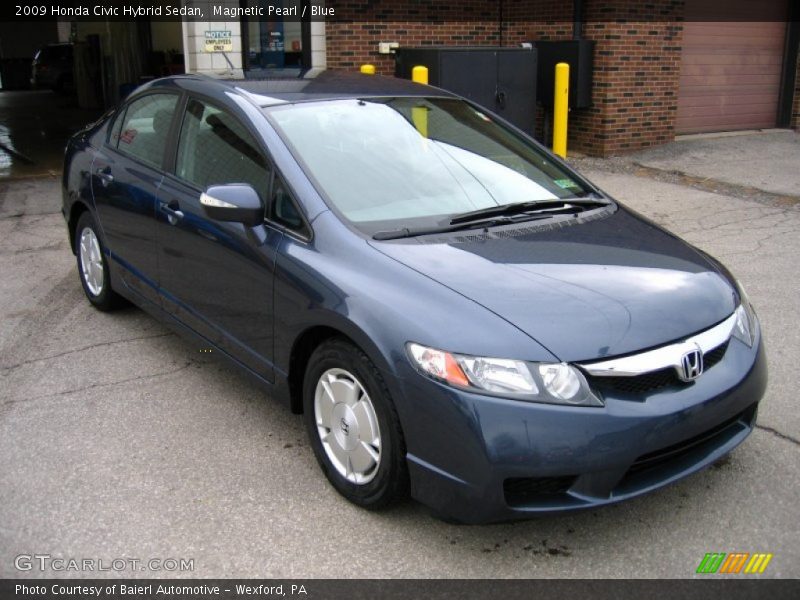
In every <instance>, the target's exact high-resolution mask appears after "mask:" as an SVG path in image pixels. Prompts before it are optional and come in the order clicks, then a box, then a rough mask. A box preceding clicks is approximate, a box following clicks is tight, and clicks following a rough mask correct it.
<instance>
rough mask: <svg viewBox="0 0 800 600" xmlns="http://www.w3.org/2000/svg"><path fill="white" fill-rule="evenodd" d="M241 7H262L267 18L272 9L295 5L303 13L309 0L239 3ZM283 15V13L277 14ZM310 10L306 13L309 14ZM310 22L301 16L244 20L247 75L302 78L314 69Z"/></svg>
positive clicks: (260, 0)
mask: <svg viewBox="0 0 800 600" xmlns="http://www.w3.org/2000/svg"><path fill="white" fill-rule="evenodd" d="M240 4H241V6H242V8H261V9H262V10H261V12H262V14H264V15H267V14H269V7H270V6H272V7H275V8H278V9H288V8H291V7H293V6H296V7H297V10H298V11H300V12H301V13H302V10H303V5H304V4H307V1H306V0H304V1H303V2H296V1H294V0H240ZM277 12H279V13H280V12H282V11H280V10H279V11H277ZM309 13H310V10H306V14H309ZM310 25H311V23H310V21H309V20H308V19H306V20H301V18H300V15H297V16H286V17H279V16H275V17H266V16H264V17H258V16H252V17H251V16H245V17H242V37H243V40H242V41H243V44H242V52H243V54H244V56H243V64H244V70H245V75H247V76H250V77H258V76H261V75H265V74H272V75H275V74H283V75H286V76H290V77H291V76H295V77H299V76H300V75H302V74H303V73H304V72H305V71H307V70H308V69H309V68H310V67H311V28H310Z"/></svg>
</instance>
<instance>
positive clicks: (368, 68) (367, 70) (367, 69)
mask: <svg viewBox="0 0 800 600" xmlns="http://www.w3.org/2000/svg"><path fill="white" fill-rule="evenodd" d="M361 72H362V73H363V74H364V75H375V65H361Z"/></svg>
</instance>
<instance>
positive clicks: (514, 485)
mask: <svg viewBox="0 0 800 600" xmlns="http://www.w3.org/2000/svg"><path fill="white" fill-rule="evenodd" d="M576 478H577V476H576V475H565V476H562V477H513V478H511V479H506V480H505V481H504V482H503V492H504V494H505V497H506V504H508V505H509V506H524V505H526V504H531V503H532V502H536V501H537V500H538V501H541V500H543V499H547V498H552V497H553V496H558V495H559V494H563V493H565V492H566V491H567V490H568V489H569V488H570V487H572V484H573V483H575V479H576Z"/></svg>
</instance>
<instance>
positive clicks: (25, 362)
mask: <svg viewBox="0 0 800 600" xmlns="http://www.w3.org/2000/svg"><path fill="white" fill-rule="evenodd" d="M172 335H175V334H174V333H170V332H167V333H158V334H156V335H143V336H140V337H135V338H126V339H124V340H111V341H109V342H100V343H98V344H91V345H89V346H84V347H82V348H75V349H73V350H66V351H64V352H60V353H58V354H51V355H49V356H42V357H40V358H31V359H29V360H23V361H22V362H19V363H16V364H13V365H9V366H7V367H0V371H4V372H8V371H13V370H14V369H18V368H19V367H22V366H24V365H29V364H32V363H36V362H43V361H47V360H52V359H54V358H61V357H62V356H67V355H69V354H74V353H76V352H83V351H84V350H92V349H94V348H101V347H103V346H114V345H116V344H126V343H128V342H138V341H140V340H153V339H157V338H162V337H170V336H172Z"/></svg>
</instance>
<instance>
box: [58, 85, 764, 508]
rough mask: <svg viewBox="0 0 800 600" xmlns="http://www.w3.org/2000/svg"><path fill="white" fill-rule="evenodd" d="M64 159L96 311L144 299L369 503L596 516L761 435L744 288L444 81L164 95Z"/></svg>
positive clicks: (348, 491)
mask: <svg viewBox="0 0 800 600" xmlns="http://www.w3.org/2000/svg"><path fill="white" fill-rule="evenodd" d="M65 160H66V164H65V169H64V179H63V193H64V204H63V212H64V217H65V218H66V220H67V223H68V227H69V236H70V239H71V242H72V248H73V250H74V252H75V254H76V256H77V262H78V271H79V275H80V280H81V283H82V285H83V288H84V290H85V292H86V295H87V297H88V299H89V301H90V302H91V303H92V304H94V305H95V306H96V307H97V308H99V309H102V310H106V309H110V308H112V307H113V306H115V305H116V304H117V303H118V302H119V301H120V300H121V299H122V298H125V299H127V300H129V301H131V302H133V303H135V304H136V305H138V306H140V307H142V308H143V309H145V310H146V311H148V312H150V313H151V314H153V315H155V316H156V317H157V318H159V319H162V320H163V321H165V322H166V323H168V324H169V325H171V326H173V327H174V328H177V329H178V330H180V331H182V332H183V333H185V334H186V335H188V336H190V337H193V338H194V339H195V340H196V341H197V342H198V343H199V344H201V345H202V346H203V347H211V348H213V349H214V350H215V351H216V353H217V354H219V355H221V356H224V357H226V358H227V359H229V360H230V361H231V362H232V363H234V364H236V365H238V366H239V367H241V368H242V369H243V370H244V371H246V372H248V373H249V374H251V375H252V376H253V377H254V378H255V379H256V380H257V381H259V382H261V383H262V384H263V385H264V386H265V387H266V390H267V395H269V396H272V397H275V398H279V399H283V400H285V401H286V403H287V404H289V406H290V407H291V409H292V410H293V411H296V412H302V413H303V414H304V419H305V423H306V425H307V429H308V434H309V437H310V440H311V446H312V448H313V450H314V453H315V455H316V458H317V459H318V461H319V464H320V465H321V467H322V470H323V472H324V473H325V475H326V476H327V477H328V479H329V480H330V482H331V484H332V485H333V486H334V487H335V488H336V489H337V490H338V491H339V492H340V493H341V494H342V495H344V496H345V497H346V498H348V499H349V500H351V501H353V502H355V503H356V504H358V505H360V506H363V507H366V508H380V507H382V506H385V505H387V504H389V503H390V502H392V501H396V500H398V499H402V498H403V497H405V496H407V495H409V494H410V495H411V496H413V497H414V498H416V499H418V500H419V501H421V502H422V503H424V504H426V505H428V506H429V507H430V508H431V509H432V510H433V511H434V512H435V513H436V514H438V515H441V516H442V517H445V518H449V519H452V520H456V521H462V522H485V521H495V520H504V519H513V518H519V517H526V516H530V515H533V514H536V513H540V512H548V511H562V510H570V509H579V508H585V507H595V506H599V505H603V504H608V503H611V502H616V501H619V500H623V499H626V498H630V497H633V496H636V495H638V494H642V493H644V492H648V491H650V490H653V489H655V488H658V487H660V486H663V485H665V484H668V483H670V482H672V481H675V480H677V479H679V478H681V477H683V476H685V475H688V474H690V473H692V472H695V471H697V470H699V469H701V468H703V467H705V466H707V465H709V464H711V463H712V462H714V461H715V460H717V459H719V458H720V457H722V456H723V455H725V454H726V453H728V452H729V451H731V450H732V449H733V448H734V447H735V446H736V445H738V444H739V443H740V442H742V440H744V439H745V438H746V437H747V435H748V434H749V433H750V432H751V431H752V428H753V426H754V423H755V419H756V412H757V407H758V402H759V400H760V399H761V396H762V394H763V392H764V388H765V385H766V365H765V357H764V351H763V349H762V343H761V334H760V329H759V324H758V320H757V318H756V316H755V314H754V312H753V308H752V306H751V305H750V303H749V302H748V300H747V297H746V296H745V294H744V292H743V291H742V288H741V287H740V286H739V285H738V284H737V282H736V280H735V279H734V278H733V277H732V276H731V274H730V273H729V272H728V271H727V270H726V269H725V268H724V267H723V266H722V265H720V264H719V263H718V262H717V261H716V260H714V259H713V258H711V257H710V256H708V255H707V254H704V253H703V252H701V251H700V250H698V249H696V248H694V247H692V246H690V245H689V244H687V243H685V242H683V241H681V240H680V239H678V238H676V237H675V236H674V235H672V234H670V233H668V232H666V231H664V230H663V229H661V228H659V227H658V226H657V225H655V224H653V223H652V222H650V221H648V220H647V219H645V218H643V217H641V216H639V215H637V214H636V213H634V212H633V211H631V210H630V209H628V208H626V207H625V206H623V205H621V204H619V203H618V202H615V201H614V200H613V199H612V198H609V197H608V196H607V195H606V194H604V193H602V192H601V191H600V190H598V189H597V188H596V187H594V186H593V185H592V184H590V183H589V182H587V181H586V180H584V179H583V178H582V177H581V176H580V175H578V174H576V173H575V172H573V171H572V170H571V169H570V168H569V167H568V166H566V165H565V164H564V163H563V162H562V161H560V160H559V159H558V158H556V157H554V156H553V155H552V154H550V153H549V152H548V151H546V150H544V149H543V148H542V147H541V146H539V145H538V144H537V143H536V142H534V141H533V140H532V139H530V138H529V137H527V136H526V135H524V134H523V133H521V132H520V131H518V130H516V129H514V128H513V127H511V126H510V125H508V124H507V123H505V122H504V121H503V120H502V119H499V118H498V117H496V116H495V115H493V114H491V113H490V112H487V111H486V110H484V109H482V108H480V107H478V106H477V105H474V104H471V103H470V102H468V101H465V100H463V99H461V98H458V97H456V96H453V95H451V94H449V93H447V92H444V91H442V90H439V89H436V88H432V87H427V86H421V85H417V84H412V83H410V82H405V81H401V80H397V79H391V78H384V77H375V76H362V75H356V74H352V75H351V74H334V73H330V72H328V73H323V74H322V75H319V76H318V77H316V78H310V79H298V80H276V81H241V82H239V81H217V80H212V79H208V78H204V77H197V76H186V77H175V78H168V79H162V80H157V81H154V82H152V83H149V84H147V85H145V86H143V87H141V88H139V90H137V91H136V92H135V93H134V94H133V95H132V96H131V97H129V98H128V99H126V101H125V102H124V103H123V104H122V105H121V106H120V107H119V108H118V109H116V110H114V111H112V112H110V113H108V114H107V115H105V116H104V117H103V118H102V119H100V120H99V121H98V122H97V123H94V124H93V125H91V126H89V127H88V128H86V129H85V130H84V131H82V132H80V133H79V134H77V135H76V136H75V137H74V138H73V139H72V140H71V141H70V143H69V145H68V148H67V152H66V159H65Z"/></svg>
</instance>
